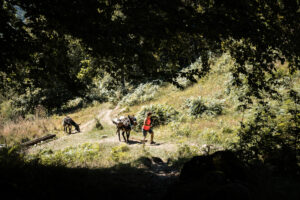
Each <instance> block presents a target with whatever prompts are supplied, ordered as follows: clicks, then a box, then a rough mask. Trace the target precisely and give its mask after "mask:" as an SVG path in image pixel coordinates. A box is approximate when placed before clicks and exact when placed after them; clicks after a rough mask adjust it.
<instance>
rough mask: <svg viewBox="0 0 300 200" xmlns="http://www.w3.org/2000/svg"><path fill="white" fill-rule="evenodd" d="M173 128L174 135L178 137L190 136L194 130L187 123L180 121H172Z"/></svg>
mask: <svg viewBox="0 0 300 200" xmlns="http://www.w3.org/2000/svg"><path fill="white" fill-rule="evenodd" d="M170 124H171V129H172V132H173V134H172V135H173V136H177V137H190V136H191V134H192V130H191V128H190V127H189V126H187V125H182V124H181V123H179V122H171V123H170Z"/></svg>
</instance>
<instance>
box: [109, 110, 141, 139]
mask: <svg viewBox="0 0 300 200" xmlns="http://www.w3.org/2000/svg"><path fill="white" fill-rule="evenodd" d="M112 122H113V123H114V124H115V125H116V126H117V132H116V134H118V136H119V141H121V137H120V131H122V136H123V138H124V141H125V142H127V143H128V142H129V136H130V131H131V128H132V127H133V126H136V125H137V122H136V118H135V117H134V116H130V115H128V117H123V116H122V117H120V118H118V119H113V120H112ZM124 133H126V138H125V135H124Z"/></svg>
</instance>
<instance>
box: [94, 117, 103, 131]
mask: <svg viewBox="0 0 300 200" xmlns="http://www.w3.org/2000/svg"><path fill="white" fill-rule="evenodd" d="M95 121H96V124H95V128H96V129H98V130H102V129H103V128H104V127H103V125H102V124H101V122H100V120H99V119H98V118H95Z"/></svg>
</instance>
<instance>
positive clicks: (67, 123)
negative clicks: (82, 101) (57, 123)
mask: <svg viewBox="0 0 300 200" xmlns="http://www.w3.org/2000/svg"><path fill="white" fill-rule="evenodd" d="M79 125H80V124H77V123H76V122H74V120H73V119H72V118H71V117H69V116H67V117H65V118H64V119H63V127H64V131H65V132H66V133H68V132H69V134H71V131H72V126H74V127H75V129H76V131H78V132H80V128H79Z"/></svg>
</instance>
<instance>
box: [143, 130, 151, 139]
mask: <svg viewBox="0 0 300 200" xmlns="http://www.w3.org/2000/svg"><path fill="white" fill-rule="evenodd" d="M147 132H149V133H150V134H152V133H153V131H152V129H151V128H150V129H149V131H146V130H144V129H143V135H144V137H146V136H147Z"/></svg>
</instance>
